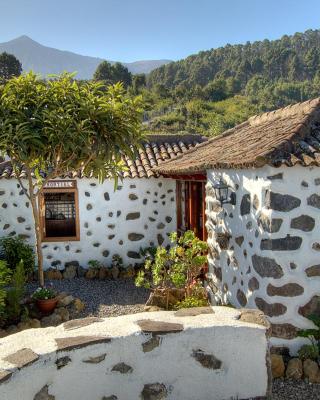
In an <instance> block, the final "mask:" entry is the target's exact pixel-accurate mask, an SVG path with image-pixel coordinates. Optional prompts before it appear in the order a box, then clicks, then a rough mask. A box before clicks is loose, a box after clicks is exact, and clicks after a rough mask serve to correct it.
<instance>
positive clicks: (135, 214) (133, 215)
mask: <svg viewBox="0 0 320 400" xmlns="http://www.w3.org/2000/svg"><path fill="white" fill-rule="evenodd" d="M139 218H140V212H138V211H137V212H132V213H129V214H127V216H126V220H127V221H130V220H133V219H139Z"/></svg>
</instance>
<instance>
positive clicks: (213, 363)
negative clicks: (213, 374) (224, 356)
mask: <svg viewBox="0 0 320 400" xmlns="http://www.w3.org/2000/svg"><path fill="white" fill-rule="evenodd" d="M191 356H192V357H193V358H194V359H196V360H197V361H198V363H199V364H201V365H202V366H203V367H204V368H208V369H221V366H222V361H220V360H219V359H218V358H217V357H215V356H214V355H213V354H207V353H205V352H204V351H203V350H201V349H198V350H193V352H192V354H191Z"/></svg>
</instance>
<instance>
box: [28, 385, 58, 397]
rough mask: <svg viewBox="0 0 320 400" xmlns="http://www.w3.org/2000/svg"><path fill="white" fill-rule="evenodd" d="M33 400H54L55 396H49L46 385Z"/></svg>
mask: <svg viewBox="0 0 320 400" xmlns="http://www.w3.org/2000/svg"><path fill="white" fill-rule="evenodd" d="M33 400H55V396H52V395H51V394H49V388H48V385H45V386H43V388H42V389H41V390H40V391H39V392H38V393H37V394H36V395H35V396H34V398H33Z"/></svg>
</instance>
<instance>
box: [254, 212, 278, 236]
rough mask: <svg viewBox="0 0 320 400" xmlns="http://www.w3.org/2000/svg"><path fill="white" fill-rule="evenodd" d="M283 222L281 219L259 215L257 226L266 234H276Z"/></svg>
mask: <svg viewBox="0 0 320 400" xmlns="http://www.w3.org/2000/svg"><path fill="white" fill-rule="evenodd" d="M282 222H283V220H282V219H281V218H271V219H270V218H269V217H268V216H267V215H266V214H261V215H260V216H259V218H258V225H259V226H260V227H261V228H262V229H263V230H264V231H266V232H268V233H275V232H278V231H279V230H280V228H281V225H282Z"/></svg>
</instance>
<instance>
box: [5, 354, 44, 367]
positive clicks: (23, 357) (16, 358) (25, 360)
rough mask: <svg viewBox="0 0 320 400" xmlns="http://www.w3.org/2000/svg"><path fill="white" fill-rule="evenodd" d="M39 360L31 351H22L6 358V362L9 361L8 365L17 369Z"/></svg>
mask: <svg viewBox="0 0 320 400" xmlns="http://www.w3.org/2000/svg"><path fill="white" fill-rule="evenodd" d="M38 359H39V356H38V354H36V353H34V352H33V351H32V350H31V349H21V350H18V351H16V352H15V353H12V354H9V355H8V356H7V357H5V358H4V361H7V362H8V363H10V364H13V365H14V366H15V367H16V368H19V369H21V368H23V367H27V366H28V365H30V364H33V363H34V362H35V361H37V360H38Z"/></svg>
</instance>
